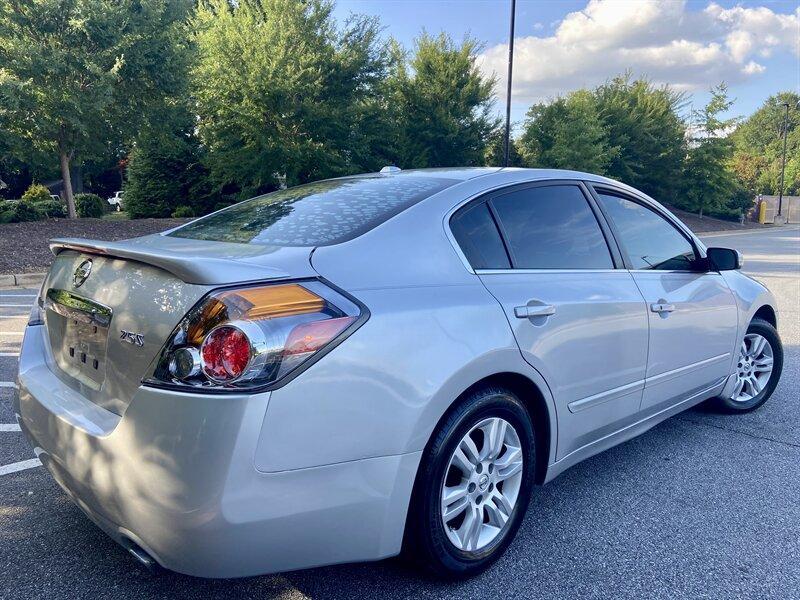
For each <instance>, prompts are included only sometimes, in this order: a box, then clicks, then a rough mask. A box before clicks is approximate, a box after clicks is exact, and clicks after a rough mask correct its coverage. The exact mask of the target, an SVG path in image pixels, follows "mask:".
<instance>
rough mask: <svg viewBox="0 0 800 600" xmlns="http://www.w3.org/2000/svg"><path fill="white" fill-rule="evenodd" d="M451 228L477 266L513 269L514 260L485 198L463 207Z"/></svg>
mask: <svg viewBox="0 0 800 600" xmlns="http://www.w3.org/2000/svg"><path fill="white" fill-rule="evenodd" d="M450 229H451V230H452V232H453V235H454V236H455V238H456V241H457V242H458V245H459V246H460V247H461V250H462V251H463V252H464V255H465V256H466V257H467V260H468V261H469V264H471V265H472V268H473V269H509V268H511V263H510V262H509V260H508V254H507V253H506V249H505V247H504V246H503V240H502V239H501V238H500V232H499V231H498V230H497V225H495V222H494V219H493V218H492V215H491V214H490V213H489V207H488V206H487V205H486V203H485V202H481V203H479V204H475V205H473V206H468V207H466V208H465V209H461V210H460V211H458V212H457V213H456V214H455V215H453V218H452V219H451V220H450Z"/></svg>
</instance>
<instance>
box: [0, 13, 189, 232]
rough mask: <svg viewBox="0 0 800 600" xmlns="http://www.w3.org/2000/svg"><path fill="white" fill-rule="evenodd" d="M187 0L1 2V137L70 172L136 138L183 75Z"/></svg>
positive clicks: (67, 184) (68, 186)
mask: <svg viewBox="0 0 800 600" xmlns="http://www.w3.org/2000/svg"><path fill="white" fill-rule="evenodd" d="M191 7H192V1H191V0H0V129H2V130H5V131H6V132H7V134H9V137H11V138H13V140H14V143H15V145H16V147H17V148H24V147H32V148H34V149H35V150H37V151H41V152H47V153H50V154H51V155H57V156H58V159H59V165H60V170H61V175H62V177H63V179H64V191H65V196H66V200H67V205H68V212H69V216H70V217H74V216H75V202H74V198H73V192H72V181H71V177H70V166H71V164H72V163H73V162H74V161H77V162H78V163H79V164H80V162H81V161H82V160H84V159H86V157H88V156H91V155H93V154H97V153H100V152H103V151H105V150H107V148H108V146H109V145H110V144H111V143H113V141H119V140H121V139H124V138H125V137H126V135H129V134H130V133H131V132H133V131H135V129H136V126H137V124H138V122H139V121H140V118H141V117H142V116H143V115H144V114H146V112H147V110H148V108H149V105H150V104H152V103H153V102H156V101H158V100H159V99H160V98H162V97H163V96H164V95H170V94H172V93H176V92H177V91H178V90H179V87H180V86H179V84H180V81H181V80H182V77H183V71H184V69H183V68H182V59H181V55H182V52H181V50H182V48H183V47H182V45H181V44H182V40H185V37H186V36H185V34H184V31H183V23H184V21H185V19H186V17H187V14H188V12H189V11H190V10H191Z"/></svg>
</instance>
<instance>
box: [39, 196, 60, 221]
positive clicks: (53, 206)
mask: <svg viewBox="0 0 800 600" xmlns="http://www.w3.org/2000/svg"><path fill="white" fill-rule="evenodd" d="M33 205H34V206H35V207H36V209H37V210H38V211H39V212H41V213H42V214H43V215H44V216H45V217H48V218H50V219H55V218H62V217H66V216H67V206H66V204H64V203H63V202H62V201H61V200H56V199H54V198H48V199H47V200H46V201H43V202H34V203H33Z"/></svg>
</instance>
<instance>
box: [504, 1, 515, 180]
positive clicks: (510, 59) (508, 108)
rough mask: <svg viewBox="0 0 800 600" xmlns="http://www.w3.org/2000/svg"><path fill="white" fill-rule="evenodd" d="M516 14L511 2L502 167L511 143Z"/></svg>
mask: <svg viewBox="0 0 800 600" xmlns="http://www.w3.org/2000/svg"><path fill="white" fill-rule="evenodd" d="M516 14H517V0H511V31H510V32H509V34H508V86H507V90H506V138H505V154H504V157H505V158H504V159H503V166H504V167H507V166H508V151H509V144H510V143H511V75H512V72H513V70H514V18H515V17H516Z"/></svg>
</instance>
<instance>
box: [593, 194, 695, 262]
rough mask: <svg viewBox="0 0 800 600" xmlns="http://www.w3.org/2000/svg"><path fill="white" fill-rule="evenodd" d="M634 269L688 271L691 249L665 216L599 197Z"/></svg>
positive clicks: (629, 203)
mask: <svg viewBox="0 0 800 600" xmlns="http://www.w3.org/2000/svg"><path fill="white" fill-rule="evenodd" d="M599 196H600V201H601V202H602V204H603V206H604V207H605V209H606V211H607V212H608V214H609V215H610V217H611V219H612V220H613V221H614V224H615V225H616V227H617V231H618V233H619V237H620V240H619V241H620V243H621V244H622V245H623V246H624V248H625V250H626V252H627V253H628V257H629V258H630V259H631V263H632V267H633V268H634V269H659V270H667V271H675V270H677V271H688V270H691V269H692V261H693V260H694V258H695V256H694V248H692V245H691V244H690V243H689V240H687V239H686V238H685V237H683V235H681V234H680V233H679V232H678V230H677V229H675V227H673V226H672V224H670V223H669V222H668V221H667V220H666V219H664V217H662V216H661V215H659V214H657V213H655V212H654V211H652V210H650V209H649V208H647V207H645V206H642V205H641V204H639V203H638V202H633V201H631V200H626V199H625V198H620V197H618V196H611V195H608V194H599Z"/></svg>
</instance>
